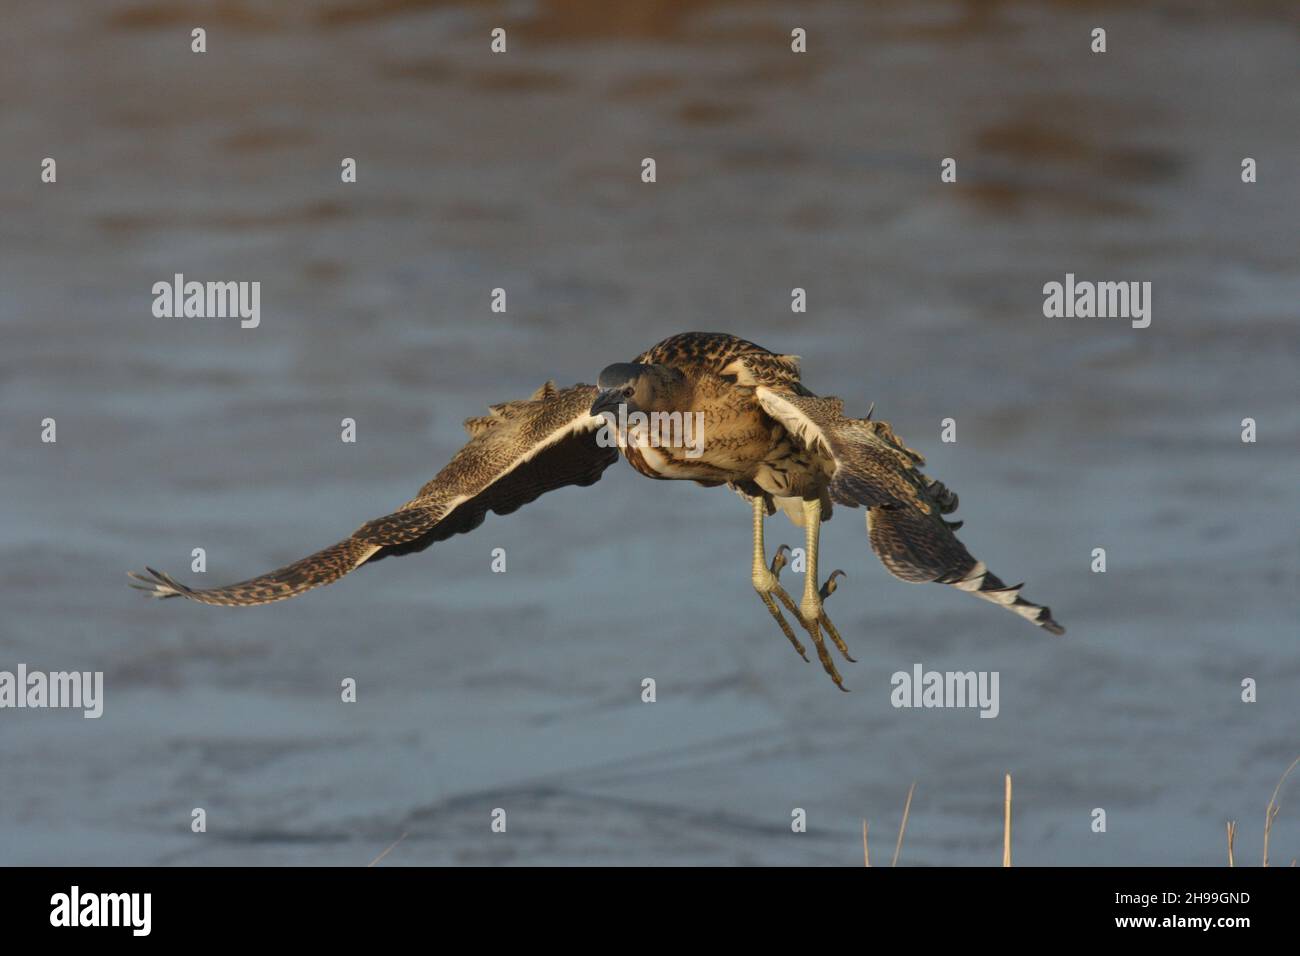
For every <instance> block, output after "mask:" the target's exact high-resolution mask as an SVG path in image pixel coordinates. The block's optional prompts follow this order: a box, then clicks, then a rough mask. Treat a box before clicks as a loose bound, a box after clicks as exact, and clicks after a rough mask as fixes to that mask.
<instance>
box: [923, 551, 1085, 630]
mask: <svg viewBox="0 0 1300 956" xmlns="http://www.w3.org/2000/svg"><path fill="white" fill-rule="evenodd" d="M942 583H943V584H951V585H952V586H953V587H955V588H960V589H961V590H963V591H966V592H967V593H969V594H973V595H975V596H976V597H977V598H983V599H984V600H985V601H988V602H989V603H991V604H997V605H1000V606H1001V607H1004V608H1006V609H1007V610H1008V611H1011V612H1012V613H1014V614H1019V615H1020V616H1021V617H1023V618H1024V619H1025V620H1026V621H1029V622H1030V623H1031V624H1037V625H1038V626H1039V627H1041V628H1042V629H1043V630H1045V631H1047V632H1048V633H1049V634H1064V633H1065V628H1064V627H1062V626H1061V625H1060V624H1058V623H1057V622H1056V621H1055V620H1054V619H1053V618H1052V609H1051V608H1050V607H1044V606H1043V605H1041V604H1034V603H1033V602H1032V601H1026V600H1025V599H1024V598H1022V597H1021V596H1020V589H1021V588H1023V587H1024V584H1015V585H1012V586H1010V587H1008V586H1007V585H1006V584H1005V583H1004V582H1003V580H1002V579H1001V578H999V577H998V576H997V575H996V574H994V573H993V572H992V571H990V570H989V569H988V568H986V567H985V566H984V562H983V561H976V562H975V563H974V564H973V565H972V566H971V569H970V570H969V571H967V572H966V574H965V575H964V576H963V577H962V578H961V579H960V580H957V581H943V582H942Z"/></svg>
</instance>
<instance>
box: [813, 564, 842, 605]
mask: <svg viewBox="0 0 1300 956" xmlns="http://www.w3.org/2000/svg"><path fill="white" fill-rule="evenodd" d="M836 575H839V576H840V577H842V578H845V577H848V575H847V574H845V573H844V572H843V571H841V570H839V569H838V568H837V569H836V570H834V571H832V572H831V576H830V577H828V578H827V579H826V583H825V584H823V585H822V586H821V590H820V591H818V592H817V593H818V594H819V595H820V596H821V599H822V600H823V601H824V600H826V599H827V598H828V597H830V596H831V595H832V594H834V593H835V588H836V587H838V585H837V584H836V583H835V576H836Z"/></svg>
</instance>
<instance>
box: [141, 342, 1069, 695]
mask: <svg viewBox="0 0 1300 956" xmlns="http://www.w3.org/2000/svg"><path fill="white" fill-rule="evenodd" d="M620 405H621V406H623V411H624V412H625V413H626V412H627V411H629V410H630V411H632V412H642V413H644V414H645V415H647V416H653V415H654V414H655V413H659V414H661V415H668V414H669V413H688V414H693V415H697V416H699V418H698V419H697V420H698V421H702V424H703V440H702V441H701V442H700V443H699V444H698V447H697V448H691V447H682V446H680V445H679V446H675V447H674V446H659V447H656V446H655V443H654V442H653V441H647V437H648V436H647V433H646V432H645V430H644V428H641V427H640V426H637V427H632V428H629V429H628V431H627V432H626V433H623V434H620V435H617V436H616V437H619V438H620V439H621V441H620V442H619V447H615V446H614V445H613V444H610V443H609V441H608V439H609V438H610V437H611V429H610V428H609V427H607V424H606V423H607V419H606V418H605V417H604V415H603V414H602V412H603V413H612V412H613V411H614V410H615V409H616V408H617V407H618V406H620ZM465 428H466V430H467V431H468V432H469V435H470V440H469V442H468V443H467V444H466V445H465V446H464V447H463V448H462V449H461V450H460V451H459V452H458V453H457V454H456V455H455V457H453V458H452V460H451V461H450V462H449V463H448V464H447V466H446V467H445V468H443V469H442V471H440V472H439V473H438V474H437V475H436V476H435V477H434V478H433V479H432V480H431V481H429V482H428V483H427V484H426V485H425V486H424V487H423V488H421V489H420V492H419V494H418V495H417V496H416V497H415V498H413V499H412V500H411V501H408V502H407V503H406V504H404V505H402V506H401V507H400V508H399V509H397V510H396V511H395V512H393V513H392V514H390V515H386V516H385V517H382V518H377V519H375V520H374V521H369V522H367V523H366V524H364V525H362V526H361V527H360V528H359V529H357V531H356V532H354V533H353V534H352V535H351V536H350V537H348V538H346V539H344V540H343V541H340V542H338V543H337V544H335V545H333V546H331V547H329V548H326V549H325V550H323V551H319V552H317V553H316V554H313V555H310V556H308V557H306V558H303V559H302V560H300V561H296V562H294V563H293V564H291V565H288V566H286V567H284V568H280V569H278V570H275V571H272V572H270V573H268V574H264V575H261V576H259V577H256V578H251V579H249V580H247V581H242V582H240V583H238V584H231V585H227V586H225V587H219V588H190V587H187V586H186V585H184V584H181V583H180V582H178V581H176V580H175V579H173V578H172V577H170V576H169V575H166V574H163V573H162V572H159V571H154V570H153V569H149V571H148V575H147V576H146V575H135V574H133V575H132V577H134V578H136V579H137V580H139V581H141V582H143V583H142V584H137V585H134V586H136V587H140V588H142V589H144V590H147V591H149V592H150V593H151V594H152V595H153V596H155V597H162V598H169V597H185V598H189V599H190V600H192V601H198V602H200V603H203V604H215V605H222V606H232V607H244V606H250V605H258V604H268V603H271V602H273V601H280V600H283V599H285V598H289V597H293V596H294V595H297V594H301V593H303V592H304V591H308V590H310V589H312V588H315V587H319V586H320V585H323V584H329V583H330V582H332V581H335V580H337V579H338V578H340V577H342V576H343V575H345V574H347V573H348V572H350V571H352V570H354V569H355V568H358V567H360V566H361V565H362V564H369V563H373V562H375V561H379V560H381V559H383V558H385V557H389V556H391V555H401V554H409V553H412V552H415V551H423V550H424V549H425V548H427V547H428V546H429V545H430V544H433V543H434V542H436V541H442V540H445V539H446V538H449V537H451V536H452V535H454V534H460V533H463V532H467V531H472V530H473V529H474V528H477V527H478V526H479V525H480V524H481V523H482V522H483V519H484V517H485V516H486V515H487V513H488V512H489V511H492V512H495V513H497V514H509V513H510V512H512V511H514V510H515V509H517V508H519V507H520V506H521V505H524V504H527V503H528V502H530V501H533V500H534V499H536V498H538V497H540V496H541V495H543V494H545V493H546V492H547V491H551V490H554V489H556V488H560V487H563V486H565V485H589V484H592V483H593V482H595V481H597V480H598V479H599V478H600V476H601V474H602V473H603V472H604V470H605V469H606V468H608V467H609V465H611V464H612V463H613V462H614V460H615V459H616V458H617V457H618V455H619V452H620V451H621V452H622V453H623V454H624V455H625V456H626V457H627V459H628V461H629V463H630V464H632V465H633V467H635V468H636V469H637V470H638V471H639V472H641V473H642V474H644V475H647V476H649V477H653V478H661V479H670V480H671V479H677V480H693V481H697V482H699V483H700V484H703V485H707V486H716V485H721V484H727V485H729V486H730V487H731V488H732V489H734V490H735V491H737V492H738V493H739V494H740V495H741V496H742V497H744V498H746V499H747V500H748V501H749V502H750V503H751V506H752V508H753V511H754V532H755V541H754V544H755V549H754V564H753V581H754V587H755V589H756V590H758V592H759V595H760V597H762V599H763V602H764V604H765V605H766V606H767V607H768V610H769V611H770V612H771V613H772V615H773V617H774V618H775V619H776V620H777V622H778V623H779V625H780V627H781V630H782V632H783V633H784V634H785V636H786V637H787V639H789V640H790V642H791V643H792V644H793V645H794V647H795V649H796V650H797V651H798V652H799V653H800V654H801V655H803V654H804V649H803V646H802V644H801V643H800V642H799V640H798V639H797V638H796V636H795V634H794V632H793V630H792V629H791V628H790V627H789V624H788V623H787V621H786V619H785V618H784V616H783V615H782V613H781V611H780V609H779V608H778V607H777V605H776V603H775V601H774V600H773V598H774V597H775V598H778V599H779V600H780V601H781V602H782V604H784V605H785V607H786V609H787V610H788V611H790V613H792V614H794V615H795V617H796V619H797V620H798V622H799V624H800V625H801V626H802V627H803V628H804V629H806V630H807V631H808V632H809V634H811V635H812V638H813V641H814V643H815V645H816V648H817V652H818V656H819V658H820V660H821V662H822V665H823V667H824V668H825V669H826V671H827V673H829V674H830V675H831V677H832V678H833V679H834V680H835V683H836V684H837V685H838V686H840V687H841V688H842V687H843V685H842V682H841V680H840V676H839V673H838V671H837V669H836V668H835V665H834V663H833V662H832V661H831V659H830V656H829V654H828V653H827V651H826V648H825V646H824V642H823V639H822V635H821V631H822V630H823V629H824V630H825V632H826V634H827V635H829V636H830V637H831V639H832V641H833V642H834V643H835V644H836V646H837V647H838V648H839V649H840V651H841V653H843V654H844V656H845V657H848V651H847V647H845V645H844V642H843V641H842V640H841V639H840V637H839V634H838V633H837V631H836V630H835V627H834V625H833V624H831V622H830V620H829V618H827V617H826V614H825V610H824V608H823V606H822V604H823V602H824V600H825V599H826V598H827V597H829V595H830V594H831V592H833V591H834V590H835V578H836V576H837V575H839V574H841V573H842V572H838V571H837V572H835V573H833V574H832V575H831V576H830V578H829V579H828V580H827V581H826V583H825V584H824V585H823V586H822V587H821V588H820V589H819V588H817V585H816V576H817V570H816V562H817V554H818V536H817V535H818V526H819V525H820V523H821V522H822V521H824V520H827V519H829V517H830V515H831V509H832V508H833V506H834V505H835V504H839V505H842V506H847V507H858V506H859V505H861V506H865V507H866V509H867V527H868V534H869V538H870V541H871V546H872V548H873V550H874V551H875V552H876V554H877V555H878V556H879V557H880V559H881V561H882V562H883V563H884V565H885V567H886V568H887V569H888V570H889V571H890V572H891V573H892V574H893V575H894V576H896V577H898V578H901V579H902V580H904V581H911V582H937V583H942V584H950V585H953V586H955V587H957V588H960V589H961V590H964V591H969V592H971V593H973V594H975V595H976V596H977V597H981V598H984V599H986V600H988V601H991V602H993V603H996V604H1001V605H1002V606H1004V607H1006V608H1007V609H1008V610H1011V611H1014V612H1015V613H1017V614H1019V615H1020V616H1022V617H1024V618H1025V619H1027V620H1029V621H1031V622H1033V623H1035V624H1037V625H1039V626H1040V627H1042V628H1044V629H1045V630H1048V631H1050V632H1052V633H1055V634H1060V633H1063V631H1064V629H1063V628H1062V627H1061V626H1060V625H1059V624H1057V623H1056V621H1054V620H1053V619H1052V615H1051V611H1050V610H1049V609H1048V608H1046V607H1042V606H1039V605H1036V604H1032V603H1030V602H1029V601H1027V600H1025V599H1024V598H1022V597H1021V596H1020V586H1019V585H1017V586H1014V587H1008V586H1006V585H1005V584H1004V583H1003V582H1002V581H1001V580H1000V579H999V578H997V577H996V576H995V575H993V574H992V573H990V572H989V571H988V570H987V569H986V568H985V566H984V564H983V563H982V562H979V561H977V560H975V558H974V557H972V556H971V554H970V552H968V551H967V550H966V548H965V547H964V546H963V545H962V544H961V542H960V541H958V540H957V538H956V536H955V535H954V534H953V531H954V530H955V529H956V528H957V527H960V522H950V521H948V520H946V519H945V518H944V516H945V515H947V514H950V513H952V512H953V511H954V510H955V509H956V507H957V496H956V495H955V494H953V493H952V492H950V491H949V490H948V489H947V488H945V487H944V486H943V485H942V484H941V483H939V482H937V481H935V480H934V479H933V478H929V477H928V476H926V475H925V474H923V473H922V472H921V471H920V466H922V465H924V464H925V461H924V459H923V458H922V457H921V456H920V455H919V454H917V453H916V452H914V451H912V450H911V449H909V448H907V447H906V446H905V445H903V443H902V442H901V441H900V440H899V439H898V437H897V436H896V435H895V434H894V432H893V429H891V428H890V427H889V425H888V424H886V423H885V422H881V421H873V420H871V417H870V412H868V414H867V417H865V418H848V417H845V415H844V413H843V402H842V401H841V400H840V399H838V398H829V397H827V398H820V397H817V396H816V395H814V394H813V393H812V392H811V391H810V390H809V389H808V388H806V387H805V386H804V385H803V384H802V382H801V381H800V370H799V360H798V358H797V357H795V356H791V355H777V354H775V353H772V352H769V351H768V350H766V349H764V348H761V347H760V346H757V345H754V344H753V343H752V342H746V341H745V340H743V339H739V338H736V337H735V336H732V335H726V334H722V333H706V332H688V333H684V334H682V335H675V336H672V337H671V338H668V339H665V340H664V341H663V342H660V343H659V344H658V345H656V346H654V347H653V348H651V349H649V350H647V351H646V352H643V353H642V354H641V355H639V356H637V358H636V359H635V360H634V362H631V363H624V364H619V365H612V366H610V367H609V368H607V369H606V370H605V371H604V372H602V373H601V376H600V380H599V387H597V386H591V385H574V386H571V387H570V388H565V389H557V388H556V387H555V386H554V384H552V383H550V382H548V383H547V384H546V385H544V386H542V388H540V389H538V391H537V392H535V393H534V394H533V395H532V397H530V398H528V399H526V400H523V401H513V402H506V403H503V404H501V405H494V406H492V409H491V411H490V414H489V415H486V416H483V417H481V418H472V419H470V420H469V421H467V422H466V423H465ZM778 507H780V508H781V509H782V510H784V511H785V512H786V513H787V514H788V515H789V516H790V517H791V519H792V520H793V521H794V522H795V523H796V524H797V525H801V526H802V527H803V528H804V531H805V533H806V535H807V543H808V555H807V557H808V573H807V577H806V581H805V589H804V596H803V602H802V603H801V604H800V605H799V606H798V607H796V606H795V604H794V602H793V600H792V599H791V598H790V596H789V595H788V594H786V592H785V591H784V589H782V588H781V586H780V584H779V574H780V570H781V568H782V567H783V566H784V563H785V558H784V550H783V549H782V550H778V552H777V554H776V556H775V557H774V558H773V560H772V562H771V566H770V567H768V566H766V565H765V561H766V555H765V554H764V552H763V533H762V519H763V517H765V516H766V515H770V514H772V513H774V512H775V510H776V509H777V508H778ZM783 548H784V546H783ZM849 659H851V658H849Z"/></svg>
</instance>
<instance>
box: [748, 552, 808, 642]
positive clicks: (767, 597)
mask: <svg viewBox="0 0 1300 956" xmlns="http://www.w3.org/2000/svg"><path fill="white" fill-rule="evenodd" d="M789 550H790V547H789V545H784V544H783V545H781V547H779V548H777V549H776V554H774V555H772V565H771V567H770V568H763V567H762V566H761V565H760V566H759V567H757V568H756V569H755V570H754V590H755V591H757V592H758V596H759V597H760V598H762V599H763V604H764V605H766V607H767V609H768V611H770V612H771V614H772V617H774V618H776V623H777V624H778V625H780V627H781V633H782V634H784V635H785V637H786V640H788V641H789V642H790V644H791V646H793V647H794V649H795V653H797V654H798V655H799V656H800V657H802V658H803V659H804V660H805V661H806V660H808V652H807V651H806V650H805V649H804V646H803V644H802V643H800V641H799V638H797V637H796V636H795V633H794V629H793V628H792V627H790V622H789V621H787V620H786V619H785V615H784V614H782V613H781V609H780V608H779V607H777V606H776V601H774V600H773V599H772V595H774V594H775V595H776V596H777V598H779V599H780V601H781V603H782V604H784V605H785V606H786V609H787V610H788V611H789V612H790V613H791V614H793V615H794V616H795V619H796V620H798V621H799V623H801V624H802V623H803V618H802V617H800V616H799V608H798V606H797V605H796V604H795V603H794V599H793V598H791V597H790V595H789V594H787V593H786V590H785V588H783V587H781V569H782V568H784V567H785V565H786V552H788V551H789Z"/></svg>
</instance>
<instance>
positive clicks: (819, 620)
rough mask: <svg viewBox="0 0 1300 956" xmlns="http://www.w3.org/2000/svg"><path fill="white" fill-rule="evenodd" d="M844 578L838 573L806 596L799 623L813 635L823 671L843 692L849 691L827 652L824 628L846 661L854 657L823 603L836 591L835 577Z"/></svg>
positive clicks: (801, 607) (840, 572)
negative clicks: (823, 636)
mask: <svg viewBox="0 0 1300 956" xmlns="http://www.w3.org/2000/svg"><path fill="white" fill-rule="evenodd" d="M837 574H838V575H840V576H843V575H844V572H843V571H836V572H834V573H833V574H831V576H830V577H829V578H827V579H826V583H825V584H823V585H822V586H821V590H820V591H818V592H816V593H813V592H812V591H811V590H810V591H809V593H807V594H805V595H804V599H803V604H802V605H801V606H800V608H799V623H800V624H802V625H803V627H804V630H806V631H807V632H808V633H809V634H811V635H812V639H813V644H814V645H815V646H816V648H817V659H818V660H820V661H821V664H822V669H823V670H824V671H826V673H827V674H828V675H830V679H831V680H833V681H834V682H835V686H836V687H838V688H839V689H840V690H842V691H848V688H847V687H845V686H844V679H843V678H842V677H841V676H840V672H839V669H838V668H837V667H836V666H835V661H834V660H832V659H831V655H830V652H829V651H828V650H826V641H825V640H824V639H823V638H822V633H821V632H822V628H825V629H826V633H827V634H828V635H830V639H831V640H832V641H833V642H834V643H835V647H836V648H837V649H838V650H839V652H840V653H841V654H843V655H844V659H845V660H846V661H852V660H853V657H852V656H851V655H850V654H849V648H848V646H847V645H846V644H845V643H844V639H843V638H842V637H840V632H839V631H837V630H836V629H835V625H834V624H832V623H831V619H830V618H829V617H827V616H826V609H825V607H824V606H823V605H822V602H823V601H824V600H825V599H826V598H828V597H830V595H831V594H832V593H833V592H834V591H835V575H837Z"/></svg>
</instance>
